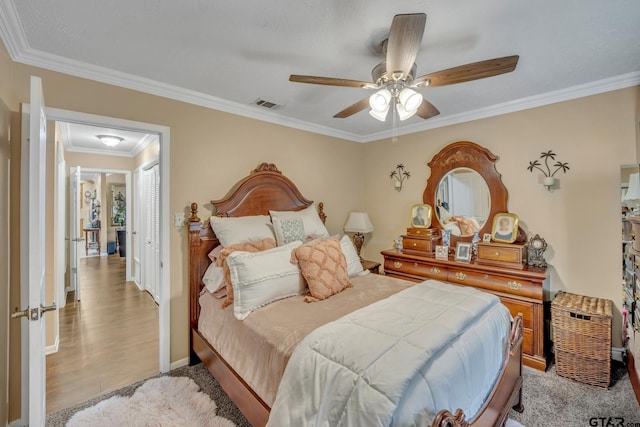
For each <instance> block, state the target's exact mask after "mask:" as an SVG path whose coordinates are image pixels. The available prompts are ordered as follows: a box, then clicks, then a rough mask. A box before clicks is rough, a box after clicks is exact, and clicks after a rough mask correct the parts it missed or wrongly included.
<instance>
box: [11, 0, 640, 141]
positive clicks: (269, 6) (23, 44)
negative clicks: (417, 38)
mask: <svg viewBox="0 0 640 427" xmlns="http://www.w3.org/2000/svg"><path fill="white" fill-rule="evenodd" d="M415 12H424V13H426V14H427V24H426V30H425V34H424V37H423V40H422V45H421V49H420V51H419V53H418V57H417V60H416V63H417V66H418V71H417V74H418V75H422V74H426V73H429V72H433V71H438V70H441V69H446V68H449V67H453V66H457V65H462V64H467V63H470V62H476V61H480V60H485V59H491V58H495V57H501V56H507V55H514V54H517V55H520V62H519V63H518V66H517V68H516V70H515V71H514V72H513V73H510V74H505V75H501V76H497V77H491V78H488V79H483V80H478V81H474V82H467V83H462V84H457V85H452V86H445V87H437V88H427V89H424V90H422V91H421V92H422V93H423V95H424V96H425V97H426V98H427V99H428V100H429V101H430V102H432V103H433V104H434V105H435V106H436V107H437V108H438V109H439V110H440V112H441V114H440V116H437V117H435V118H432V119H429V120H426V121H424V120H422V119H420V118H418V117H413V118H411V119H409V120H407V121H405V122H397V123H396V124H395V126H397V128H396V132H397V133H398V134H402V133H407V132H415V131H419V130H423V129H428V128H432V127H437V126H443V125H447V124H451V123H457V122H461V121H466V120H472V119H475V118H479V117H486V116H491V115H495V114H500V113H503V112H507V111H515V110H518V109H523V108H530V107H533V106H538V105H544V104H546V103H551V102H557V101H560V100H563V99H571V98H575V97H579V96H584V95H588V94H592V93H598V92H602V91H605V90H612V89H616V88H620V87H627V86H632V85H635V84H639V83H640V43H639V42H638V41H639V40H640V25H638V20H639V18H640V2H639V1H631V0H618V1H610V2H603V1H602V0H580V1H577V0H567V1H557V0H540V1H535V2H532V1H530V2H526V1H511V2H505V1H501V0H488V1H483V2H477V1H473V0H460V1H456V2H451V1H444V0H435V1H429V2H427V1H406V0H398V1H393V2H390V1H363V0H358V1H354V0H351V1H348V2H346V1H336V0H334V1H324V2H319V1H316V2H312V1H308V0H305V1H297V2H286V3H285V2H282V1H276V0H264V1H260V2H249V3H248V2H222V1H204V0H198V1H196V0H185V1H180V2H176V1H169V0H136V1H123V0H113V1H109V2H104V1H96V0H60V1H56V2H51V1H45V0H37V1H16V0H0V36H1V37H2V38H3V40H4V42H5V45H7V47H8V50H9V52H10V54H11V55H12V57H13V59H14V60H16V61H18V62H23V63H28V64H31V65H36V66H40V67H45V68H49V69H53V70H57V71H62V72H67V73H71V74H74V75H78V76H82V77H89V78H93V79H95V80H99V81H104V82H108V83H115V84H119V85H121V86H125V87H130V88H133V89H139V90H142V91H145V92H149V93H155V94H158V95H161V96H168V97H171V98H174V99H180V100H184V101H187V102H192V103H195V104H199V105H204V106H207V107H211V108H216V109H220V110H224V111H229V112H232V113H236V114H241V115H245V116H248V117H253V118H258V119H261V120H267V121H271V122H274V123H281V124H284V125H287V126H292V127H297V128H301V129H306V130H310V131H313V132H319V133H324V134H327V135H334V136H338V137H343V138H347V139H351V140H355V141H362V142H365V141H369V140H374V139H379V138H382V137H385V136H389V135H391V133H392V126H393V123H392V121H391V119H389V118H388V119H387V122H385V123H381V122H378V121H377V120H375V119H373V118H372V117H370V116H369V115H368V114H367V113H366V111H363V112H360V113H358V114H356V115H354V116H352V117H349V118H347V119H334V118H333V117H332V116H333V114H335V113H336V112H338V111H340V110H342V109H343V108H345V107H346V106H348V105H351V104H353V103H354V102H356V101H358V100H360V99H362V98H364V97H366V96H368V95H369V94H370V92H367V91H365V90H364V89H359V88H334V87H328V86H316V85H305V84H300V83H292V82H289V81H288V77H289V75H290V74H310V75H317V76H329V77H343V78H348V79H355V80H369V79H370V78H371V74H370V73H371V69H372V68H373V67H374V66H375V65H376V64H378V63H379V62H381V60H382V59H383V58H382V56H381V54H380V53H379V52H376V49H375V48H374V47H375V46H376V45H377V44H378V43H379V42H380V41H381V40H383V39H384V38H385V36H386V35H387V33H388V30H389V27H390V25H391V20H392V18H393V16H394V15H395V14H397V13H415ZM45 93H46V87H45ZM258 98H263V99H266V100H269V101H272V102H275V103H277V104H279V105H281V107H280V108H278V109H276V110H266V109H264V108H262V107H258V106H255V105H251V104H252V102H253V101H255V100H256V99H258Z"/></svg>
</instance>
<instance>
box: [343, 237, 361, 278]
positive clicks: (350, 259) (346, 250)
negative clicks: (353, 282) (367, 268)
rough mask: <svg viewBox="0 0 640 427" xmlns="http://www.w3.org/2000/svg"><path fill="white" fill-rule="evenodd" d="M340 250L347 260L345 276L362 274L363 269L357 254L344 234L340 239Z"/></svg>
mask: <svg viewBox="0 0 640 427" xmlns="http://www.w3.org/2000/svg"><path fill="white" fill-rule="evenodd" d="M340 248H341V249H342V253H343V254H344V257H345V258H346V260H347V274H348V275H349V277H353V276H355V275H356V274H360V273H362V270H363V268H362V263H361V262H360V257H359V256H358V252H357V251H356V248H355V246H353V242H352V241H351V239H350V238H349V236H347V235H346V234H345V235H344V236H342V238H341V239H340Z"/></svg>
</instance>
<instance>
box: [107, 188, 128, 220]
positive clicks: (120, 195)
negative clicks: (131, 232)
mask: <svg viewBox="0 0 640 427" xmlns="http://www.w3.org/2000/svg"><path fill="white" fill-rule="evenodd" d="M126 194H127V192H126V186H125V184H113V185H111V200H110V202H111V215H110V217H111V225H112V226H118V227H122V226H124V225H125V222H126V211H127V203H126V197H125V196H126Z"/></svg>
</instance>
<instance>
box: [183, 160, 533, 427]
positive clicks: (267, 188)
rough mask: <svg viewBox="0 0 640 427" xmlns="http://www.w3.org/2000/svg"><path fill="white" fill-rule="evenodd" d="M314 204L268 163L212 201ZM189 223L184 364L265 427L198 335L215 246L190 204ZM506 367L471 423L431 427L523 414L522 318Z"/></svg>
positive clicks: (251, 206) (248, 205)
mask: <svg viewBox="0 0 640 427" xmlns="http://www.w3.org/2000/svg"><path fill="white" fill-rule="evenodd" d="M312 203H313V202H312V201H311V200H308V199H306V198H304V197H303V196H302V194H301V193H300V191H299V190H298V188H297V187H296V186H295V184H294V183H293V182H292V181H291V180H289V179H288V178H287V177H285V176H284V175H283V174H282V172H280V171H279V170H278V168H277V167H276V166H275V165H274V164H272V163H262V164H260V165H259V166H258V167H257V168H256V169H255V170H253V171H252V172H251V173H250V174H249V176H247V177H245V178H243V179H242V180H240V181H239V182H238V183H237V184H236V185H234V186H233V188H231V190H229V192H228V193H227V195H226V196H225V197H224V198H222V199H220V200H212V201H211V204H212V205H213V209H214V213H215V215H217V216H245V215H268V214H269V210H278V211H285V210H300V209H304V208H305V207H308V206H310V205H311V204H312ZM318 213H319V215H320V218H321V219H322V221H323V222H324V221H325V220H326V215H325V214H324V211H323V204H322V203H319V204H318ZM188 222H189V344H190V355H189V364H190V365H193V364H196V363H198V362H200V361H202V363H204V364H205V365H206V366H207V369H208V370H209V372H211V374H212V375H213V377H214V378H215V379H216V380H217V381H218V383H220V385H221V386H222V388H223V389H224V391H225V392H226V393H227V394H228V395H229V397H230V398H231V400H232V401H233V402H234V403H235V404H236V406H237V407H238V408H239V409H240V411H241V412H242V413H243V414H244V416H245V417H246V418H247V420H248V421H249V422H250V423H251V425H253V426H254V427H262V426H264V425H266V423H267V420H268V418H269V410H270V408H269V406H267V404H265V403H264V402H263V401H262V399H260V397H259V396H258V395H257V394H256V393H255V392H254V391H253V390H252V389H251V387H249V385H247V383H245V381H244V380H243V379H242V378H241V377H240V375H238V374H237V373H236V372H235V371H234V369H233V368H232V367H231V366H230V365H229V363H227V361H226V360H224V359H223V358H222V357H221V356H220V354H219V353H218V352H217V351H216V349H215V348H213V347H212V346H211V345H210V344H209V343H208V342H207V340H206V339H204V337H203V336H202V335H201V334H200V332H199V331H198V316H199V315H200V305H199V302H198V298H199V296H200V292H201V290H202V288H203V287H204V285H203V283H202V276H203V275H204V272H205V271H206V269H207V267H208V266H209V264H210V263H211V261H210V260H209V257H208V254H209V252H211V250H212V249H213V248H215V247H216V246H217V245H218V244H219V242H218V239H217V238H216V236H215V234H214V233H213V231H212V230H211V227H209V224H208V223H209V221H205V222H204V224H203V223H202V221H201V220H200V218H199V217H198V205H197V204H196V203H192V204H191V217H190V218H189V220H188ZM505 352H506V357H505V362H504V365H503V368H502V372H501V373H500V378H499V380H498V381H497V383H496V387H495V388H494V389H493V390H492V392H491V395H490V397H489V399H488V400H487V402H486V403H485V406H484V408H483V409H482V410H481V411H480V413H479V414H478V415H477V416H476V417H475V419H474V420H471V421H467V420H465V415H464V413H462V411H460V410H458V411H456V413H455V414H452V413H451V412H449V411H446V410H443V411H440V413H438V415H437V417H436V419H435V420H434V422H433V424H432V426H434V427H435V426H439V427H444V426H456V427H457V426H460V427H466V426H473V427H484V426H487V427H488V426H495V425H503V424H504V422H505V421H506V419H507V416H508V414H509V409H510V408H511V407H513V408H514V409H516V410H518V411H520V412H521V411H522V410H523V409H524V408H523V406H522V316H521V315H519V316H518V317H517V318H516V319H515V321H514V322H513V326H512V330H511V335H510V339H509V343H508V345H507V347H506V348H505Z"/></svg>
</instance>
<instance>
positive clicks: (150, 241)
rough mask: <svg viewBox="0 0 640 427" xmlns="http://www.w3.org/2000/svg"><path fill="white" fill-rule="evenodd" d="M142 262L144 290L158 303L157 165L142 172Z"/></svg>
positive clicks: (158, 188) (158, 178) (158, 224)
mask: <svg viewBox="0 0 640 427" xmlns="http://www.w3.org/2000/svg"><path fill="white" fill-rule="evenodd" d="M142 188H143V198H142V199H143V204H144V206H143V222H144V226H143V230H144V239H143V249H142V250H143V256H142V259H143V262H142V276H143V278H142V282H143V285H144V289H145V290H147V291H148V292H149V293H150V294H151V296H153V298H154V299H155V300H156V302H158V300H159V298H158V296H159V295H158V289H159V279H160V209H159V207H160V203H159V202H160V174H159V167H158V165H155V166H153V167H152V168H150V169H147V170H145V171H144V172H143V175H142Z"/></svg>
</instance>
